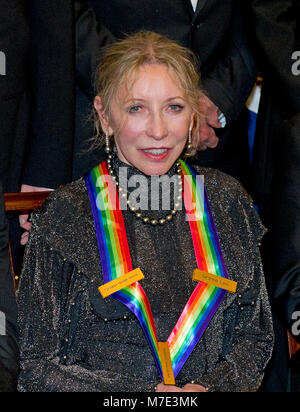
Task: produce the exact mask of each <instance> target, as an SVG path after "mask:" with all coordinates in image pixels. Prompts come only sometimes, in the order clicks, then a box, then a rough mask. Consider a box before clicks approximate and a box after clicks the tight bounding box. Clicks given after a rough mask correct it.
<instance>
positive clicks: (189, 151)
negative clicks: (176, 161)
mask: <svg viewBox="0 0 300 412" xmlns="http://www.w3.org/2000/svg"><path fill="white" fill-rule="evenodd" d="M192 130H193V125H192V124H190V127H189V134H188V144H187V148H186V151H185V156H192V154H193V150H194V148H193V145H192Z"/></svg>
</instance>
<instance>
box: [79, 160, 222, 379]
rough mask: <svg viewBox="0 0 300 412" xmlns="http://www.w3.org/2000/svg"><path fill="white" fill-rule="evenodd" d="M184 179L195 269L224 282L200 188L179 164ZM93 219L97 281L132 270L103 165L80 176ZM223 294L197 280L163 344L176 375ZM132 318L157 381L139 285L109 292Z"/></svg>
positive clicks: (148, 316)
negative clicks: (143, 337)
mask: <svg viewBox="0 0 300 412" xmlns="http://www.w3.org/2000/svg"><path fill="white" fill-rule="evenodd" d="M180 163H181V170H182V174H183V177H184V196H183V197H184V203H185V209H186V212H187V215H186V216H187V220H188V221H189V226H190V231H191V236H192V240H193V244H194V252H195V256H196V261H197V266H198V268H199V269H201V270H203V271H206V272H209V273H212V274H215V275H218V276H222V277H226V278H228V274H227V270H226V265H225V262H224V259H223V256H222V251H221V247H220V242H219V239H218V235H217V230H216V227H215V224H214V220H213V216H212V213H211V210H210V207H209V202H208V197H207V193H206V190H205V188H204V186H203V184H202V181H199V179H198V177H197V174H196V172H195V170H194V169H193V168H191V167H190V166H188V165H187V164H186V163H185V162H183V161H180ZM85 182H86V186H87V190H88V193H89V199H90V203H91V208H92V212H93V216H94V221H95V228H96V235H97V240H98V245H99V252H100V257H101V264H102V271H103V282H104V283H108V282H110V281H112V280H114V279H116V278H118V277H120V276H122V275H124V274H126V273H128V272H130V271H132V270H133V268H132V262H131V256H130V251H129V247H128V241H127V235H126V230H125V225H124V220H123V215H122V211H121V210H120V207H119V199H118V196H117V191H116V187H115V184H114V182H113V180H112V179H111V177H110V175H109V173H108V169H107V165H106V162H102V163H101V164H100V165H99V166H97V167H95V168H94V169H93V170H92V171H91V172H90V173H89V174H87V175H86V177H85ZM226 293H227V292H226V291H225V290H223V289H220V288H218V287H216V286H212V285H208V284H206V283H203V282H199V283H198V284H197V286H196V287H195V289H194V291H193V293H192V295H191V296H190V298H189V300H188V302H187V304H186V306H185V307H184V309H183V312H182V314H181V316H180V318H179V320H178V322H177V323H176V325H175V327H174V329H173V331H172V332H171V334H170V336H169V338H168V340H167V343H168V345H169V349H170V355H171V362H172V368H173V372H174V377H176V376H177V375H178V373H179V371H180V370H181V368H182V367H183V365H184V363H185V362H186V360H187V358H188V357H189V355H190V354H191V352H192V350H193V349H194V348H195V346H196V345H197V343H198V341H199V339H200V338H201V336H202V335H203V333H204V331H205V329H206V328H207V326H208V324H209V322H210V321H211V319H212V317H213V316H214V314H215V312H216V311H217V309H218V307H219V306H220V304H221V303H222V301H223V299H224V297H225V295H226ZM112 296H113V297H114V298H116V299H117V300H119V301H120V302H122V303H123V304H124V305H126V306H127V307H128V308H129V309H130V310H131V311H132V312H133V313H134V314H135V316H136V317H137V318H138V320H139V322H140V324H141V327H142V329H143V331H144V333H145V335H146V338H147V340H148V343H149V346H150V348H151V351H152V354H153V356H154V359H155V362H156V365H157V368H158V370H159V372H160V375H161V377H162V378H163V373H162V365H161V359H160V356H159V350H158V341H157V333H156V327H155V323H154V319H153V315H152V311H151V308H150V304H149V301H148V298H147V295H146V293H145V292H144V290H143V288H142V287H141V285H140V283H139V282H135V283H133V284H132V285H130V286H129V287H126V288H123V289H121V290H119V291H118V292H115V293H113V294H112Z"/></svg>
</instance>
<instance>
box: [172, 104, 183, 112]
mask: <svg viewBox="0 0 300 412" xmlns="http://www.w3.org/2000/svg"><path fill="white" fill-rule="evenodd" d="M169 107H170V109H171V111H172V112H180V111H181V110H182V109H183V108H184V106H182V105H180V104H171V105H170V106H169Z"/></svg>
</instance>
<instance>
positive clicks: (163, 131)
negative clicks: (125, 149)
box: [147, 114, 168, 140]
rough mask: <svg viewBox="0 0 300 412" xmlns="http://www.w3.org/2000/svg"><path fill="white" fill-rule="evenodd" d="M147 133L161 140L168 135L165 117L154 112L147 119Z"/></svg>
mask: <svg viewBox="0 0 300 412" xmlns="http://www.w3.org/2000/svg"><path fill="white" fill-rule="evenodd" d="M147 133H148V135H149V136H150V137H152V138H154V139H156V140H161V139H163V138H164V137H166V136H167V135H168V128H167V124H166V121H165V119H164V118H163V116H162V115H160V114H154V115H152V116H151V118H150V119H149V124H148V131H147Z"/></svg>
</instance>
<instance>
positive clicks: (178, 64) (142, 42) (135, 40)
mask: <svg viewBox="0 0 300 412" xmlns="http://www.w3.org/2000/svg"><path fill="white" fill-rule="evenodd" d="M147 64H163V65H165V66H167V67H168V69H169V70H170V73H171V75H175V80H177V82H178V84H179V87H181V89H182V90H183V92H184V95H185V97H186V99H187V102H188V103H189V104H190V106H191V108H192V110H193V112H194V127H193V130H194V131H195V130H198V125H199V122H200V117H201V113H200V112H199V100H200V99H201V98H202V97H203V96H204V93H203V90H202V86H201V79H200V75H199V70H198V63H197V60H196V57H195V55H194V54H193V53H192V52H191V51H190V50H189V49H187V48H185V47H183V46H181V45H179V44H177V43H175V42H174V41H172V40H169V39H168V38H166V37H164V36H162V35H160V34H157V33H153V32H147V31H146V32H139V33H136V34H134V35H130V36H128V37H126V38H125V39H123V40H121V41H118V42H116V43H115V44H114V45H113V46H112V47H111V48H110V49H109V50H108V51H107V52H106V53H105V55H104V57H103V59H102V60H101V63H100V64H99V66H98V69H97V71H96V74H95V91H96V94H97V95H98V96H100V97H101V101H102V108H103V112H105V114H106V115H107V117H108V119H110V107H111V103H112V100H113V99H114V97H115V96H116V94H117V92H118V90H119V87H120V85H121V84H125V85H126V87H127V88H128V90H129V89H130V79H131V80H132V79H133V82H134V73H135V72H137V70H138V69H139V68H140V67H141V66H143V65H147ZM93 113H94V126H95V129H96V136H95V138H94V139H95V143H96V144H97V145H102V144H103V143H104V136H103V132H102V129H101V124H100V120H99V116H98V114H97V111H96V109H95V108H94V112H93ZM196 139H197V136H195V132H193V136H192V142H193V143H195V141H197V140H196ZM195 146H196V144H195ZM192 154H194V153H192Z"/></svg>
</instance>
